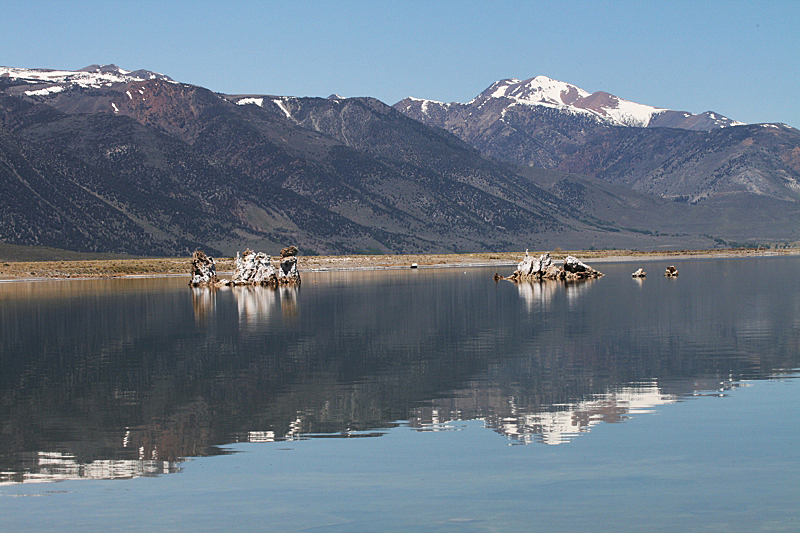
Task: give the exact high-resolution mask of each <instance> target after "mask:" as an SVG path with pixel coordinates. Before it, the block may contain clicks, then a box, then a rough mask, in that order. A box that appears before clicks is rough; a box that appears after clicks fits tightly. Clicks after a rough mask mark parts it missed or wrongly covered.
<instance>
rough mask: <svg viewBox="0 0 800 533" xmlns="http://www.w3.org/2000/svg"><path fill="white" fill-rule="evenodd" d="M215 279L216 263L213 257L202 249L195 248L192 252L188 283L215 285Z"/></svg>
mask: <svg viewBox="0 0 800 533" xmlns="http://www.w3.org/2000/svg"><path fill="white" fill-rule="evenodd" d="M218 282H219V279H217V264H216V262H215V261H214V258H213V257H209V256H207V255H206V254H205V252H203V251H202V250H195V251H194V254H192V280H191V281H190V282H189V285H191V286H192V287H201V286H204V285H215V284H216V283H218Z"/></svg>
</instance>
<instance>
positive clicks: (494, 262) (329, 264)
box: [0, 249, 800, 281]
mask: <svg viewBox="0 0 800 533" xmlns="http://www.w3.org/2000/svg"><path fill="white" fill-rule="evenodd" d="M545 251H547V250H543V251H539V250H537V251H531V255H538V254H541V253H544V252H545ZM550 254H551V255H552V257H553V259H554V260H561V259H563V258H564V257H566V256H567V255H574V256H575V257H577V258H578V259H580V260H581V261H584V262H586V263H593V262H594V263H605V262H620V261H666V260H675V261H679V260H686V259H702V258H725V257H773V256H796V255H800V249H788V250H752V249H736V250H679V251H657V252H636V251H631V250H577V251H562V250H556V251H552V250H550ZM524 255H525V252H496V253H467V254H419V255H342V256H302V255H301V256H299V258H298V259H299V264H298V265H299V269H300V272H301V273H302V272H330V271H348V270H351V271H357V270H390V269H392V270H393V269H402V268H410V267H411V264H412V263H416V264H417V265H418V267H419V268H448V267H452V268H467V267H487V266H495V267H498V268H501V267H509V266H514V265H516V264H517V263H518V262H519V261H520V260H522V258H523V256H524ZM216 261H217V271H218V272H219V273H221V274H223V276H224V273H225V272H232V271H233V270H234V265H233V259H232V258H218V259H216ZM190 263H191V259H190V258H188V257H186V258H152V259H108V260H88V261H87V260H80V261H36V262H9V261H0V281H36V280H58V279H110V278H125V277H164V276H186V277H187V278H188V277H189V271H190Z"/></svg>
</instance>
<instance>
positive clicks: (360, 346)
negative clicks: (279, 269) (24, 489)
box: [0, 261, 800, 482]
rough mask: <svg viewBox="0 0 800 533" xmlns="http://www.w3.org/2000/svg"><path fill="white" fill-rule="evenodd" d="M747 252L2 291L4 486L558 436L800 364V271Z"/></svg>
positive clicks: (0, 468) (0, 447) (552, 440)
mask: <svg viewBox="0 0 800 533" xmlns="http://www.w3.org/2000/svg"><path fill="white" fill-rule="evenodd" d="M778 263H779V261H778ZM745 266H746V268H745V267H740V266H739V265H737V264H735V263H734V264H730V263H727V262H724V261H723V262H713V263H712V264H709V265H707V266H705V267H704V266H703V264H702V263H699V262H698V263H693V264H692V267H691V268H690V267H689V266H686V265H683V266H682V267H681V278H679V280H677V282H675V280H669V281H666V280H661V279H653V280H651V281H649V282H647V283H644V284H641V285H634V284H631V283H630V265H625V264H621V265H619V266H607V267H604V268H603V270H604V272H606V276H605V277H603V278H601V279H600V280H597V281H594V282H591V283H580V284H570V285H568V286H566V285H563V284H562V285H559V284H556V283H536V284H519V285H514V284H511V283H500V284H496V283H494V282H493V281H491V273H492V272H490V271H489V270H483V269H472V270H470V271H469V272H468V274H467V275H464V273H463V271H461V270H455V269H453V270H446V271H435V272H434V271H427V272H426V271H410V272H405V271H404V272H400V271H395V272H385V273H383V272H369V273H363V276H360V275H356V274H354V273H347V274H346V275H345V274H338V273H324V274H316V275H308V276H307V277H306V278H305V279H304V285H303V289H302V291H300V290H298V289H297V288H290V287H282V288H279V289H277V290H276V289H272V288H268V287H237V288H233V289H223V290H217V291H214V290H208V289H199V290H193V289H189V288H187V287H186V283H185V280H183V279H173V280H170V279H165V280H155V281H154V280H136V281H130V280H122V281H117V282H89V281H82V282H61V283H56V284H52V283H38V284H31V283H27V284H24V283H19V284H3V285H0V302H2V306H0V401H2V405H3V411H2V415H1V417H0V422H1V423H2V432H0V472H2V474H0V482H3V481H5V482H18V481H33V480H45V479H51V480H56V479H64V478H69V477H103V476H106V477H135V476H139V475H159V474H162V473H172V472H177V471H179V468H178V466H177V465H178V464H180V462H181V461H182V460H183V459H184V458H186V457H195V456H204V455H214V454H220V453H226V449H225V445H227V444H230V443H234V442H244V441H248V442H273V441H280V440H296V439H303V438H309V437H311V436H318V435H326V436H339V437H344V438H352V437H361V436H374V435H380V434H382V432H383V431H385V430H386V429H387V428H391V427H394V426H396V425H398V424H405V423H407V424H410V425H412V426H413V427H416V428H419V429H420V430H425V431H445V430H449V429H454V428H456V427H457V424H455V422H457V421H460V420H475V419H477V420H483V422H484V424H485V426H486V427H487V428H489V429H491V430H493V431H496V432H497V433H499V434H502V435H504V436H505V437H506V438H507V439H508V440H509V441H510V442H511V443H518V444H528V443H534V442H540V443H546V444H561V443H567V442H570V440H572V439H574V438H575V437H576V436H577V435H587V434H588V433H589V432H590V431H591V429H592V428H593V427H595V426H596V425H597V424H599V423H601V422H609V423H615V422H621V421H624V420H626V419H627V418H629V417H631V416H635V415H637V414H641V413H644V412H647V411H649V410H652V409H656V408H659V407H660V406H664V405H668V404H670V403H674V402H676V401H680V400H681V399H682V398H687V397H692V396H694V395H696V394H710V395H724V394H726V393H727V392H728V391H730V390H731V389H733V388H735V387H737V386H739V385H740V384H741V383H742V382H743V380H748V379H765V378H770V377H774V376H776V375H785V374H791V372H793V370H792V369H797V368H798V367H800V320H798V318H797V316H798V312H797V311H798V310H799V309H800V290H797V289H799V288H800V287H798V281H797V280H795V279H793V278H792V277H791V276H790V275H788V274H786V272H789V270H787V269H786V268H785V265H782V264H777V263H772V262H769V261H767V262H765V263H760V264H759V265H753V264H749V265H745ZM754 267H757V269H756V270H757V271H759V272H761V275H760V276H759V278H758V279H755V280H754V279H753V278H752V276H751V273H752V271H753V269H754ZM653 270H658V269H657V268H654V269H653ZM720 271H724V272H726V275H725V277H724V278H723V279H724V281H720V278H719V276H718V273H719V272H720ZM306 282H307V283H306ZM743 286H747V287H748V292H747V294H746V295H743V294H742V292H741V287H743ZM300 309H302V311H303V312H302V313H301V312H299V310H300ZM406 421H407V422H406Z"/></svg>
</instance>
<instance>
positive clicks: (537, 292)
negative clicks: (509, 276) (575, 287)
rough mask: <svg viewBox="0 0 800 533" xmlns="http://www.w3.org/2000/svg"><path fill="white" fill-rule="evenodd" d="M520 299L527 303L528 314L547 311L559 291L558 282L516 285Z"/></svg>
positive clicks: (529, 282)
mask: <svg viewBox="0 0 800 533" xmlns="http://www.w3.org/2000/svg"><path fill="white" fill-rule="evenodd" d="M516 286H517V290H518V291H519V297H520V298H521V299H522V301H523V302H525V306H526V307H527V308H528V312H531V311H536V310H545V309H547V308H548V307H549V305H550V301H551V300H552V298H553V295H554V294H555V293H556V291H558V287H559V283H558V282H556V281H525V282H520V283H517V284H516Z"/></svg>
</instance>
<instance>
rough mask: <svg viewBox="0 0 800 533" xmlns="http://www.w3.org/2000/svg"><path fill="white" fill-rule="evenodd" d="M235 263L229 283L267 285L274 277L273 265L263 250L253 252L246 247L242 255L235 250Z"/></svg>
mask: <svg viewBox="0 0 800 533" xmlns="http://www.w3.org/2000/svg"><path fill="white" fill-rule="evenodd" d="M235 265H236V269H235V270H234V272H233V278H232V279H231V281H230V284H231V285H267V284H269V283H271V282H272V280H273V279H275V278H276V276H275V267H273V266H272V264H271V263H270V257H269V256H268V255H267V254H265V253H264V252H258V253H255V252H254V251H253V250H251V249H250V248H248V249H246V250H245V251H244V254H242V257H239V252H236V259H235Z"/></svg>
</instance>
